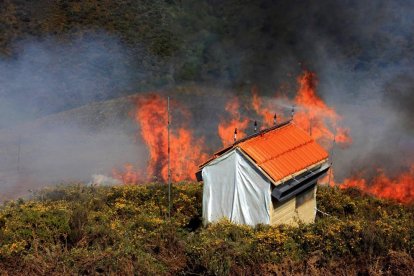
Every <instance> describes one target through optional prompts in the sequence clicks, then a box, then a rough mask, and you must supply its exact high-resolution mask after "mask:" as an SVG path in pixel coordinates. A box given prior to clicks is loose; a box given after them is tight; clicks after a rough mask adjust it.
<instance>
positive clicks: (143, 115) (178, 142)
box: [114, 94, 207, 184]
mask: <svg viewBox="0 0 414 276" xmlns="http://www.w3.org/2000/svg"><path fill="white" fill-rule="evenodd" d="M136 104H137V108H136V112H135V116H134V117H135V120H136V122H137V123H138V124H139V125H140V128H141V136H142V139H143V141H144V143H145V144H146V145H147V147H148V150H149V162H148V167H147V172H146V175H147V177H146V179H145V180H151V179H153V178H155V179H157V180H162V181H167V180H168V130H167V125H168V111H167V108H166V104H167V101H166V99H165V98H164V97H162V96H160V95H158V94H150V95H144V96H140V97H138V98H137V100H136ZM179 111H180V112H181V115H183V116H188V112H186V110H185V108H183V107H182V106H179ZM176 126H177V124H174V128H172V131H171V133H170V145H171V146H170V148H171V150H170V164H171V180H172V181H183V180H195V176H194V175H195V173H196V171H197V169H198V168H197V163H198V162H200V160H203V159H206V157H207V155H206V154H205V153H203V148H204V142H203V140H202V139H195V138H194V137H193V134H192V132H191V131H190V130H188V129H186V127H185V126H184V125H182V124H179V125H178V127H176ZM133 173H134V171H133V170H132V167H131V166H130V165H126V167H125V172H124V173H119V172H116V173H114V177H116V178H117V179H120V180H122V181H123V182H124V183H127V182H126V181H131V182H133V183H132V184H136V183H138V181H139V180H142V179H140V178H139V177H138V176H139V175H140V173H138V172H135V173H136V175H137V177H136V178H134V177H129V176H128V175H133Z"/></svg>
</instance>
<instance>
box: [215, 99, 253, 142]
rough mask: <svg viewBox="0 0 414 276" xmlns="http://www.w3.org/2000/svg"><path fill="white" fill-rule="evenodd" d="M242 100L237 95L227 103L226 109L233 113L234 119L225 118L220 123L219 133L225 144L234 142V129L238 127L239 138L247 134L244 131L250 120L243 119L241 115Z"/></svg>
mask: <svg viewBox="0 0 414 276" xmlns="http://www.w3.org/2000/svg"><path fill="white" fill-rule="evenodd" d="M239 109H240V102H239V99H238V98H237V97H234V98H232V99H231V100H230V101H229V102H228V103H227V104H226V111H227V112H228V113H230V114H231V116H232V119H231V120H230V121H229V122H226V121H225V120H224V119H222V120H221V122H220V124H219V125H218V135H219V137H220V139H221V142H222V144H223V146H227V145H229V144H231V143H233V140H234V130H235V129H236V128H237V139H240V138H243V137H244V136H246V133H245V132H244V131H245V129H246V127H247V124H248V123H249V120H248V119H247V118H244V119H241V116H240V112H239Z"/></svg>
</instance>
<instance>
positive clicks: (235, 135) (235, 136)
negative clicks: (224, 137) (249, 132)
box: [234, 127, 237, 142]
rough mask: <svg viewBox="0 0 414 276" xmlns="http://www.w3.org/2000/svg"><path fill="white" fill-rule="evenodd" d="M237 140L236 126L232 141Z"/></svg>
mask: <svg viewBox="0 0 414 276" xmlns="http://www.w3.org/2000/svg"><path fill="white" fill-rule="evenodd" d="M236 140H237V127H236V128H235V129H234V142H236Z"/></svg>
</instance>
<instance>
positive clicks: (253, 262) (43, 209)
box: [0, 183, 414, 275]
mask: <svg viewBox="0 0 414 276" xmlns="http://www.w3.org/2000/svg"><path fill="white" fill-rule="evenodd" d="M166 191H167V190H166V186H165V185H162V184H159V183H153V184H148V185H145V186H119V187H86V186H84V185H82V184H73V185H71V186H61V187H55V188H50V189H46V190H43V191H41V192H38V193H37V194H35V195H34V198H35V199H33V200H27V201H26V200H17V201H12V202H8V203H5V204H4V205H3V206H2V207H1V209H0V270H1V271H3V272H6V273H10V274H16V273H18V274H33V273H36V274H73V273H75V274H108V273H113V274H115V273H116V274H177V273H180V274H207V275H212V274H218V275H228V274H242V273H244V274H257V275H259V274H260V275H266V274H274V273H289V274H314V275H317V274H324V275H329V274H338V273H339V274H341V275H349V274H357V273H360V274H363V275H365V274H369V275H377V274H388V275H410V274H411V275H412V274H413V273H414V269H413V267H414V259H413V257H414V220H413V217H414V209H413V207H412V206H411V207H410V206H402V205H400V204H397V203H393V202H389V201H382V200H378V199H375V198H372V197H370V196H367V195H363V194H361V193H360V192H359V191H357V190H346V191H340V190H338V189H333V188H328V187H320V188H319V191H318V208H319V209H321V210H322V211H324V212H327V213H329V214H331V216H323V217H318V218H317V221H316V223H315V224H311V225H300V226H299V227H297V228H294V227H288V226H279V227H269V226H264V225H259V226H257V227H255V228H251V227H248V226H238V225H233V224H231V223H229V222H227V221H222V222H220V223H217V224H212V225H209V226H208V227H202V226H201V219H200V215H201V197H202V187H201V185H200V184H196V183H180V184H174V189H173V199H174V202H173V209H172V218H171V221H169V220H167V219H166V216H167V206H168V204H167V198H166Z"/></svg>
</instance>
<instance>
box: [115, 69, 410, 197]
mask: <svg viewBox="0 0 414 276" xmlns="http://www.w3.org/2000/svg"><path fill="white" fill-rule="evenodd" d="M297 83H298V90H297V93H296V96H295V97H294V98H293V100H292V101H290V103H291V104H292V105H294V106H295V107H296V108H295V114H294V120H293V122H294V123H295V124H297V125H298V126H299V127H301V128H302V129H304V130H306V131H308V132H309V133H310V134H311V136H312V137H313V138H314V139H315V140H317V141H318V142H319V143H320V144H321V145H322V146H324V147H325V148H326V149H327V150H329V149H330V148H331V147H332V145H333V143H332V142H333V139H334V137H335V140H336V143H337V144H339V145H340V146H341V147H342V148H343V149H345V148H346V147H347V146H348V145H350V144H351V143H352V139H351V137H350V135H349V130H348V129H347V128H343V127H340V122H341V116H340V115H339V114H338V113H337V112H336V111H335V109H334V108H333V107H331V106H328V105H327V104H326V103H325V102H324V101H323V100H322V99H321V98H320V97H319V96H318V94H317V85H318V80H317V77H316V74H315V73H313V72H310V71H304V72H303V74H301V75H300V76H299V77H298V78H297ZM286 101H288V100H287V97H286V96H283V95H280V94H278V95H276V96H275V97H274V98H273V99H270V100H266V101H264V100H263V99H262V98H261V97H260V96H259V90H258V88H257V87H253V88H252V99H251V102H250V103H248V104H244V106H243V107H246V110H245V111H249V112H254V113H255V114H256V117H261V118H262V122H261V123H260V125H261V126H262V127H270V126H271V125H273V124H274V115H275V113H277V119H278V122H281V121H283V120H286V119H289V118H287V116H286V115H285V114H284V113H286V112H282V111H281V110H280V109H278V108H276V107H275V103H286ZM136 106H137V108H136V111H135V114H134V115H135V116H134V117H135V120H136V122H137V123H138V124H139V125H140V128H141V136H142V138H143V141H144V143H145V144H146V145H147V147H148V150H149V162H148V167H147V169H146V173H145V172H144V171H140V170H139V169H137V168H134V166H133V165H132V164H126V165H125V168H124V171H123V172H119V171H116V170H114V172H113V175H114V177H115V178H117V179H120V180H121V181H123V182H124V183H130V184H136V183H138V182H140V181H147V180H149V179H151V178H152V177H156V178H157V179H159V180H162V181H166V180H167V178H168V168H167V155H168V145H167V140H168V137H167V136H168V133H167V123H168V114H167V109H166V99H165V98H164V97H162V96H160V95H158V94H150V95H144V96H139V97H137V99H136ZM175 106H176V107H177V109H178V110H179V113H180V115H181V116H182V117H184V118H185V120H181V121H186V120H187V119H188V118H189V116H190V115H189V112H188V110H187V109H186V108H184V107H183V106H181V105H179V104H178V103H175ZM285 106H286V105H285ZM225 110H226V112H227V113H228V114H227V117H229V118H227V119H226V117H225V116H223V117H222V119H221V121H220V123H219V125H218V129H217V130H218V136H219V138H220V139H221V141H222V144H223V146H228V145H230V144H232V143H233V139H234V136H233V135H234V130H235V129H236V128H237V130H238V131H237V139H241V138H243V137H244V136H246V129H247V126H248V124H249V122H250V120H249V119H248V117H246V116H243V115H242V114H246V112H241V103H240V100H239V99H238V98H237V97H233V98H232V99H230V100H229V101H228V103H227V104H226V107H225ZM289 111H290V110H289ZM289 115H290V114H289ZM289 117H290V116H289ZM170 142H171V152H170V158H171V159H170V160H171V171H172V175H171V178H172V180H173V181H181V180H187V179H188V180H192V179H194V173H195V172H196V171H197V169H198V168H197V166H196V165H197V164H198V163H200V161H202V160H205V159H206V158H207V155H206V154H205V153H204V148H205V147H204V141H203V139H196V138H194V137H193V133H192V132H191V131H190V130H188V129H187V128H186V126H185V125H183V124H182V123H181V124H180V123H178V124H177V123H176V124H174V128H173V129H172V131H171V134H170ZM144 175H146V176H144ZM328 178H329V179H330V184H332V185H336V184H335V180H334V173H333V170H331V171H330V172H329V176H327V177H326V179H325V180H327V179H328ZM413 184H414V164H412V165H411V166H410V169H409V170H408V171H406V172H403V173H402V174H400V175H399V176H397V177H395V178H390V177H389V176H387V175H386V174H385V172H384V170H383V169H378V170H377V176H375V177H374V178H372V179H366V178H364V177H361V175H359V174H355V175H353V176H351V177H350V178H348V179H346V180H344V181H343V182H342V183H340V184H337V185H339V186H340V187H341V188H347V187H357V188H360V189H362V190H364V191H366V192H368V193H372V194H374V195H376V196H379V197H383V198H393V199H396V200H398V201H401V202H404V203H409V202H413V201H414V186H413Z"/></svg>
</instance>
